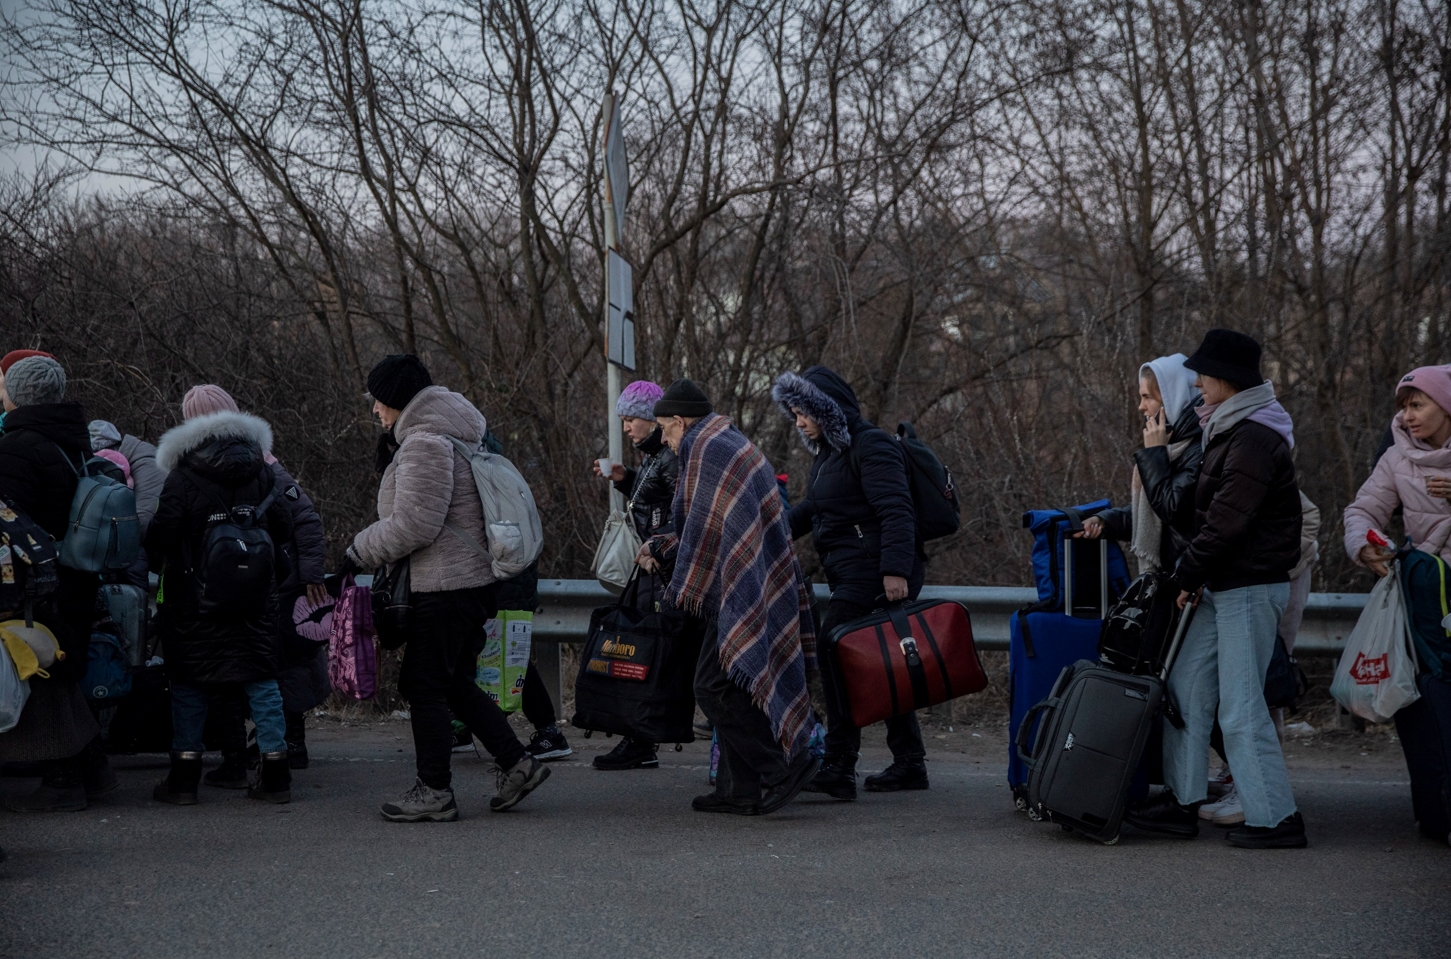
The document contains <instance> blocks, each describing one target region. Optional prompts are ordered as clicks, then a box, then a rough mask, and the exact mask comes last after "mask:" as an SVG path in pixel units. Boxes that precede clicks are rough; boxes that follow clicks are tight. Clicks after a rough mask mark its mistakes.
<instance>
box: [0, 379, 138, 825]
mask: <svg viewBox="0 0 1451 959" xmlns="http://www.w3.org/2000/svg"><path fill="white" fill-rule="evenodd" d="M14 355H15V354H9V355H7V356H6V358H5V359H6V360H13V357H14ZM0 368H3V369H4V370H5V372H4V373H3V374H0V397H3V401H4V406H5V410H6V413H5V423H4V425H5V432H4V435H3V436H0V502H4V503H5V504H7V505H9V506H12V507H14V508H15V509H16V510H18V511H20V512H21V513H24V514H25V515H26V516H28V517H29V518H30V520H31V521H32V522H34V523H35V524H36V525H37V526H39V527H41V528H42V529H44V530H45V531H46V532H47V533H49V534H50V535H51V536H52V537H54V538H55V539H56V540H60V539H63V538H64V537H65V535H66V526H67V523H68V522H69V518H70V508H71V498H72V497H73V496H74V495H75V491H76V485H77V483H78V473H79V471H80V470H81V469H82V467H83V465H84V464H85V462H86V460H88V459H89V458H90V454H91V437H90V433H89V432H88V431H87V429H86V414H85V411H84V410H83V409H82V408H81V406H80V404H79V403H67V402H65V388H66V377H65V371H64V370H63V369H62V368H61V366H60V364H59V363H57V362H56V361H55V359H54V358H52V357H50V356H49V355H48V354H40V355H30V356H25V357H24V358H22V359H19V360H13V362H11V363H10V365H9V366H8V367H6V366H5V363H4V361H0ZM58 578H59V580H60V582H59V585H58V588H57V590H56V591H55V593H53V594H52V595H51V596H49V597H46V598H45V599H43V600H42V601H41V602H40V603H39V604H38V605H37V607H36V608H35V610H34V614H35V618H36V620H38V621H39V622H41V623H43V624H44V625H46V626H48V627H50V629H51V631H52V632H53V633H54V634H55V637H56V640H57V642H58V643H59V645H60V648H61V650H62V651H63V652H64V653H65V654H66V655H65V659H62V660H57V661H56V662H55V663H54V664H53V665H52V666H51V667H50V669H49V670H48V672H49V673H50V678H48V679H46V678H42V677H40V676H35V677H32V678H31V679H30V699H29V701H28V702H27V703H26V704H25V709H24V710H23V711H22V712H21V714H20V722H19V724H18V725H17V726H16V727H15V728H14V729H12V730H11V731H10V732H8V733H6V734H5V735H3V736H0V762H41V763H42V764H43V765H42V771H41V781H40V787H39V788H38V789H37V790H35V791H34V792H32V793H30V794H28V795H23V796H14V797H12V798H10V799H8V800H7V801H6V803H5V805H6V807H7V808H9V809H10V810H12V811H14V812H66V811H77V810H81V809H85V808H86V800H87V797H89V796H95V795H97V794H98V793H102V792H106V791H108V790H110V789H114V788H115V787H116V785H117V782H116V775H115V773H113V772H112V771H111V767H110V765H109V764H108V763H107V762H106V754H105V752H104V750H103V749H102V747H101V742H100V727H99V726H97V725H96V722H95V718H94V717H93V716H92V714H91V710H90V708H89V706H87V704H86V700H85V696H84V695H83V694H82V692H81V686H80V683H81V680H82V679H83V678H84V676H85V673H86V665H87V661H88V650H89V647H90V641H91V623H92V621H93V620H94V619H95V613H96V590H97V588H98V587H99V585H100V578H99V577H98V576H97V575H96V574H95V573H86V572H81V571H79V570H73V569H66V568H65V567H61V568H60V569H59V570H58ZM0 655H3V654H0Z"/></svg>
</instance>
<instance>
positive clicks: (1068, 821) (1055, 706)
mask: <svg viewBox="0 0 1451 959" xmlns="http://www.w3.org/2000/svg"><path fill="white" fill-rule="evenodd" d="M1193 610H1194V608H1193V607H1192V606H1191V607H1189V608H1187V609H1186V610H1185V611H1184V612H1183V613H1182V614H1181V615H1180V616H1179V617H1177V623H1176V625H1175V627H1174V638H1173V640H1172V641H1171V642H1170V645H1169V650H1168V654H1167V655H1166V656H1165V657H1164V664H1165V665H1164V667H1163V669H1162V670H1161V671H1160V672H1159V674H1158V675H1154V676H1132V675H1129V674H1127V673H1121V672H1117V671H1115V670H1112V669H1108V668H1107V667H1104V666H1101V665H1099V664H1098V663H1095V662H1091V661H1089V660H1086V659H1081V660H1079V661H1078V662H1076V663H1074V664H1073V665H1071V666H1067V667H1065V668H1064V670H1063V672H1062V673H1060V674H1059V676H1058V680H1057V682H1055V683H1054V684H1053V690H1052V692H1050V693H1049V694H1048V697H1047V698H1046V699H1044V700H1043V701H1042V702H1040V703H1038V704H1037V705H1036V706H1034V707H1033V708H1032V709H1030V710H1029V711H1028V715H1027V716H1026V717H1024V719H1023V722H1022V724H1021V725H1020V726H1019V727H1018V737H1017V743H1016V746H1017V750H1018V756H1019V758H1020V759H1022V761H1023V763H1024V764H1025V765H1026V766H1027V767H1028V807H1029V809H1031V810H1032V811H1034V812H1036V813H1037V814H1038V815H1039V816H1041V817H1042V818H1043V819H1047V820H1050V821H1052V822H1056V823H1059V824H1061V825H1064V826H1066V827H1069V828H1070V829H1073V830H1075V831H1077V832H1081V833H1083V834H1084V835H1085V836H1087V837H1088V838H1090V839H1094V840H1096V841H1098V842H1101V843H1107V844H1112V843H1115V842H1117V841H1118V835H1119V827H1120V825H1121V824H1122V822H1123V815H1124V809H1125V807H1126V806H1127V805H1128V794H1129V786H1130V785H1131V783H1132V781H1133V777H1134V772H1135V770H1137V769H1138V765H1139V759H1140V757H1141V756H1142V755H1143V752H1144V743H1145V742H1147V741H1148V738H1149V734H1150V732H1151V731H1152V730H1153V726H1154V723H1155V722H1157V721H1158V719H1159V717H1160V715H1161V713H1162V712H1163V707H1164V698H1165V695H1164V690H1165V683H1166V681H1167V680H1168V677H1169V670H1170V669H1172V668H1173V665H1174V660H1175V658H1176V657H1177V656H1178V655H1179V648H1180V646H1182V645H1183V643H1184V634H1185V633H1186V632H1187V631H1188V629H1189V622H1190V620H1192V619H1193V618H1194V612H1193ZM1039 715H1041V721H1040V722H1039V723H1038V724H1037V735H1036V736H1033V727H1034V724H1033V720H1034V718H1035V717H1037V716H1039ZM1030 738H1031V740H1032V741H1031V743H1030V742H1029V740H1030Z"/></svg>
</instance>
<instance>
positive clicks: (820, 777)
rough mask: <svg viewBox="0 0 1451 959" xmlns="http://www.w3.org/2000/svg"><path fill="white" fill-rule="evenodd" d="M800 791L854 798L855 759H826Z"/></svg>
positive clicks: (838, 797) (847, 798)
mask: <svg viewBox="0 0 1451 959" xmlns="http://www.w3.org/2000/svg"><path fill="white" fill-rule="evenodd" d="M802 791H803V792H809V793H825V794H826V795H828V796H830V797H831V798H832V799H845V800H848V801H850V800H854V799H856V760H855V759H851V760H847V759H827V760H826V761H825V762H823V763H822V764H821V769H820V770H819V771H818V772H817V773H816V776H815V777H814V778H813V779H812V780H811V782H809V783H807V784H806V785H805V787H803V789H802Z"/></svg>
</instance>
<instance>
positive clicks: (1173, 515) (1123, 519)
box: [1098, 400, 1204, 570]
mask: <svg viewBox="0 0 1451 959" xmlns="http://www.w3.org/2000/svg"><path fill="white" fill-rule="evenodd" d="M1201 405H1203V401H1202V400H1201V401H1196V402H1195V403H1194V405H1193V406H1189V407H1185V409H1184V412H1182V413H1180V414H1179V419H1178V420H1177V421H1176V422H1175V423H1174V425H1173V426H1172V427H1171V428H1170V430H1169V442H1170V443H1171V444H1173V443H1181V442H1183V441H1184V440H1189V441H1190V442H1189V445H1188V446H1187V447H1186V448H1185V449H1184V452H1182V453H1180V454H1179V458H1178V459H1177V460H1174V461H1172V462H1171V461H1170V460H1169V447H1167V446H1149V447H1146V448H1144V449H1141V450H1139V451H1138V452H1136V453H1134V465H1135V466H1136V467H1138V471H1139V478H1140V479H1141V480H1142V481H1143V484H1144V493H1145V494H1146V495H1147V496H1148V498H1149V505H1150V506H1151V507H1152V508H1153V510H1154V512H1155V513H1156V514H1157V515H1158V517H1159V519H1160V520H1162V521H1163V523H1164V529H1163V532H1162V533H1160V534H1159V566H1160V568H1162V569H1166V570H1169V569H1173V568H1174V565H1175V564H1176V563H1178V562H1179V554H1181V553H1183V552H1184V547H1186V546H1188V545H1189V540H1190V539H1191V538H1192V537H1193V536H1194V487H1195V485H1196V484H1197V483H1198V482H1199V467H1200V464H1202V463H1203V462H1204V444H1203V443H1201V442H1200V439H1201V438H1202V437H1203V436H1204V427H1202V426H1200V425H1199V407H1200V406H1201ZM1098 516H1099V518H1100V519H1102V520H1103V531H1104V535H1105V536H1108V537H1110V538H1112V539H1117V540H1130V539H1133V535H1134V507H1133V504H1132V503H1129V504H1128V505H1126V506H1117V507H1114V508H1113V509H1109V510H1104V511H1103V512H1102V513H1099V514H1098Z"/></svg>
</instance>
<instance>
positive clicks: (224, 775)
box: [202, 752, 247, 789]
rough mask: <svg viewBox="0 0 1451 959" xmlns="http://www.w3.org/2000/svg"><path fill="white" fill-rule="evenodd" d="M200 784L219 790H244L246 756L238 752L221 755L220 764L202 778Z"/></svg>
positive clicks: (245, 783) (245, 785)
mask: <svg viewBox="0 0 1451 959" xmlns="http://www.w3.org/2000/svg"><path fill="white" fill-rule="evenodd" d="M202 782H204V783H206V784H207V785H208V786H216V787H218V788H220V789H246V788H247V755H246V754H245V753H240V752H236V753H233V752H224V753H222V764H221V765H220V766H218V767H217V768H216V769H213V770H212V771H211V772H209V773H207V774H206V775H205V776H203V777H202Z"/></svg>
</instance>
